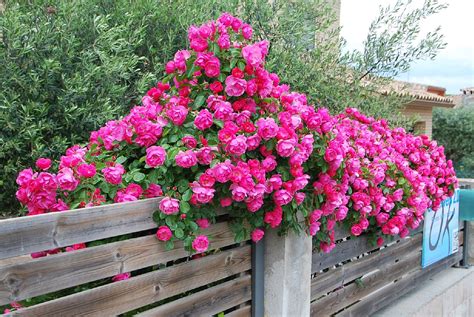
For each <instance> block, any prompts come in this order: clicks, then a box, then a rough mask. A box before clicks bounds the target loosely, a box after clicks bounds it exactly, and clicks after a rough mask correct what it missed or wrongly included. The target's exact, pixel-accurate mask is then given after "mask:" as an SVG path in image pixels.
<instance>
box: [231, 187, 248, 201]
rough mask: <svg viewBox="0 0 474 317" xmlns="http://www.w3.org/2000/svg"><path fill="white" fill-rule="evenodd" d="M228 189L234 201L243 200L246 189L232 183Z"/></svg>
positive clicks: (245, 195) (246, 192)
mask: <svg viewBox="0 0 474 317" xmlns="http://www.w3.org/2000/svg"><path fill="white" fill-rule="evenodd" d="M230 189H231V190H232V199H233V200H235V201H243V200H244V199H245V198H246V197H247V194H248V191H247V190H246V189H245V188H243V187H241V186H237V185H234V184H232V185H231V186H230Z"/></svg>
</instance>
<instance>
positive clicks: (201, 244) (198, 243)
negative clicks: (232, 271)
mask: <svg viewBox="0 0 474 317" xmlns="http://www.w3.org/2000/svg"><path fill="white" fill-rule="evenodd" d="M192 247H193V249H194V250H195V251H196V252H198V253H202V252H205V251H206V250H207V248H208V247H209V240H208V238H207V237H206V236H204V235H199V236H196V238H195V239H194V240H193V243H192Z"/></svg>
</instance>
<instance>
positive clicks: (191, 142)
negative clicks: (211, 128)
mask: <svg viewBox="0 0 474 317" xmlns="http://www.w3.org/2000/svg"><path fill="white" fill-rule="evenodd" d="M181 141H182V142H183V143H184V145H185V146H186V147H187V148H188V149H194V148H196V146H197V141H196V139H195V138H194V137H193V136H192V135H186V136H184V137H183V138H182V139H181Z"/></svg>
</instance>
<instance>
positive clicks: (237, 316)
mask: <svg viewBox="0 0 474 317" xmlns="http://www.w3.org/2000/svg"><path fill="white" fill-rule="evenodd" d="M251 314H252V306H244V307H241V308H239V309H236V310H234V311H231V312H230V313H228V314H225V316H227V317H250V316H251Z"/></svg>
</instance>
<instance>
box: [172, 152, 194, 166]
mask: <svg viewBox="0 0 474 317" xmlns="http://www.w3.org/2000/svg"><path fill="white" fill-rule="evenodd" d="M175 160H176V165H178V166H180V167H184V168H190V167H193V166H194V165H196V164H197V157H196V154H195V153H194V152H193V150H188V151H185V152H183V151H180V152H179V153H178V155H176V157H175Z"/></svg>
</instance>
